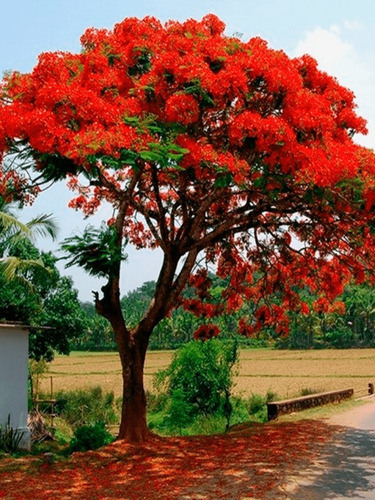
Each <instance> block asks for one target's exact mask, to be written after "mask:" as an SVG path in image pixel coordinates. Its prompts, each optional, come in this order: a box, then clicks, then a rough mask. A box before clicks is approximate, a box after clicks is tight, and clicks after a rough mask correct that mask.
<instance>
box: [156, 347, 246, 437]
mask: <svg viewBox="0 0 375 500" xmlns="http://www.w3.org/2000/svg"><path fill="white" fill-rule="evenodd" d="M237 360H238V352H237V344H236V343H235V342H233V341H229V342H222V341H220V340H218V339H211V340H207V341H205V342H200V341H198V342H197V341H192V342H189V343H188V344H186V345H185V346H183V347H181V348H180V349H178V350H177V351H176V352H175V354H174V357H173V360H172V363H171V364H170V366H169V367H168V368H167V369H166V370H162V371H159V372H158V374H157V377H156V385H157V387H159V389H160V388H161V387H163V386H164V388H165V389H166V393H167V396H168V399H169V403H168V404H169V406H168V408H167V416H166V418H167V421H168V423H169V426H170V427H171V428H174V427H176V428H181V426H185V425H187V424H188V422H189V421H190V420H191V419H193V418H195V417H197V416H199V415H214V414H220V415H222V416H224V417H225V418H226V419H227V422H229V419H230V415H231V411H232V407H231V403H230V392H231V389H232V377H233V373H232V368H233V366H234V365H235V363H236V362H237Z"/></svg>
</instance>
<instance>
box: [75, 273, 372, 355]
mask: <svg viewBox="0 0 375 500" xmlns="http://www.w3.org/2000/svg"><path fill="white" fill-rule="evenodd" d="M212 278H213V280H214V286H213V292H212V293H213V294H215V293H216V294H218V295H220V291H221V286H220V280H219V279H218V278H216V277H215V276H213V277H212ZM215 282H216V283H215ZM155 285H156V284H155V282H154V281H147V282H145V283H144V284H143V285H142V286H141V287H139V288H137V289H135V290H133V291H130V292H128V293H127V294H126V295H124V296H123V297H122V299H121V305H122V308H123V311H124V314H125V317H126V319H127V321H128V322H129V324H136V323H137V322H138V321H139V319H140V318H141V317H142V315H143V314H144V312H145V311H146V309H147V307H148V306H149V303H150V301H151V298H152V296H153V291H154V288H155ZM299 293H300V294H301V295H303V299H304V301H305V302H306V303H307V304H308V305H309V306H310V307H309V310H308V312H307V311H306V312H304V313H303V312H298V313H296V312H290V313H289V318H290V333H289V335H288V336H286V337H280V336H279V334H278V333H277V332H276V331H275V329H274V328H273V327H270V328H268V329H267V328H265V329H264V330H263V331H262V333H261V334H258V335H256V336H254V337H243V336H240V337H239V340H240V344H242V345H244V346H253V347H258V346H266V345H274V346H276V347H278V348H286V349H311V348H329V347H332V348H352V347H353V348H360V347H375V289H374V288H372V287H370V286H369V285H350V286H348V287H346V289H345V291H344V293H343V295H342V296H341V297H340V301H339V302H338V303H337V306H336V307H333V308H331V309H330V311H328V312H324V311H323V310H319V308H318V307H316V306H315V307H314V304H315V303H316V297H315V296H314V295H312V294H308V293H307V292H306V291H304V290H301V291H300V292H299ZM273 300H274V301H275V303H277V302H278V297H277V296H275V297H274V299H273ZM81 305H82V310H83V311H84V312H85V314H86V318H87V324H88V327H87V328H86V329H85V330H84V331H82V332H81V334H80V335H78V336H76V337H75V338H74V339H72V341H71V347H72V349H74V350H92V351H101V350H112V349H113V350H114V349H115V348H116V346H115V341H114V336H113V331H112V329H111V327H110V325H109V323H108V322H107V321H106V320H105V319H103V318H101V317H100V316H99V315H97V314H96V312H95V308H94V305H93V304H91V303H87V302H86V303H83V304H81ZM254 309H255V305H254V304H252V303H251V302H250V301H249V302H247V303H244V304H243V306H242V307H241V309H240V310H239V311H236V312H233V313H232V314H222V315H221V316H219V317H218V318H215V319H212V318H210V319H209V322H210V323H212V322H213V323H217V324H218V326H219V327H220V330H221V334H220V337H221V338H224V339H231V338H233V337H234V336H237V335H238V322H239V320H240V319H241V318H242V317H247V318H248V317H251V316H252V314H253V311H254ZM207 321H208V320H207V319H205V318H202V317H197V316H195V315H194V314H193V313H192V312H190V311H186V310H184V309H183V308H182V307H180V308H178V309H176V310H174V311H173V312H172V313H171V315H170V317H169V318H165V319H164V320H163V321H162V322H161V323H160V324H159V325H158V327H157V328H156V331H155V334H154V335H153V337H152V338H151V342H150V349H155V350H157V349H176V348H178V347H179V346H181V345H183V344H185V343H186V342H188V341H189V340H191V339H192V338H193V334H194V332H196V331H197V329H198V328H199V326H200V325H202V324H205V323H206V322H207Z"/></svg>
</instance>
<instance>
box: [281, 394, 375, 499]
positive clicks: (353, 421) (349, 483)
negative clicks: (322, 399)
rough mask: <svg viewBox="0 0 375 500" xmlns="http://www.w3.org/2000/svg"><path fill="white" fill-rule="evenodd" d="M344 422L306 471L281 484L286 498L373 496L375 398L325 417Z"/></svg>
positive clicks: (370, 497) (374, 479)
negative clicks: (284, 484)
mask: <svg viewBox="0 0 375 500" xmlns="http://www.w3.org/2000/svg"><path fill="white" fill-rule="evenodd" d="M327 422H328V423H329V424H332V425H340V426H345V429H344V431H343V432H342V433H339V434H338V435H337V438H336V441H335V442H334V443H333V444H332V445H331V446H329V447H327V449H326V451H325V453H324V454H323V455H322V456H321V457H319V460H318V461H316V462H315V463H313V464H312V465H311V467H309V468H308V469H307V470H306V471H301V473H300V474H299V475H298V476H296V477H294V478H292V479H291V481H290V483H288V484H287V485H286V487H285V493H286V494H287V498H288V499H290V500H344V499H350V500H362V499H371V500H375V398H371V399H369V401H368V402H367V404H366V405H364V406H360V407H357V408H355V409H353V410H350V411H348V412H346V413H343V414H341V415H337V416H335V417H333V418H330V419H328V420H327Z"/></svg>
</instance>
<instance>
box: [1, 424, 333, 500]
mask: <svg viewBox="0 0 375 500" xmlns="http://www.w3.org/2000/svg"><path fill="white" fill-rule="evenodd" d="M335 431H336V428H335V427H333V426H328V425H327V424H325V423H323V422H322V421H318V420H314V421H300V422H293V423H279V424H275V423H273V424H266V425H244V426H239V427H237V428H235V429H234V430H232V431H231V432H229V433H227V434H223V435H217V436H194V437H181V438H159V437H155V438H153V439H152V440H150V441H149V442H147V443H146V444H144V445H142V446H135V445H129V444H124V443H123V442H121V441H118V442H115V443H113V444H111V445H110V446H107V447H105V448H102V449H100V450H98V451H95V452H94V451H91V452H86V453H75V454H74V455H73V456H72V457H71V458H69V459H63V460H61V459H59V460H56V461H55V462H53V463H52V464H48V463H45V460H44V457H43V456H40V457H23V458H19V459H14V458H4V459H0V498H1V499H7V500H16V499H17V500H21V499H22V500H25V499H26V500H27V499H36V498H37V499H38V500H39V499H51V498H54V499H59V500H60V499H66V500H68V499H69V500H70V499H90V500H93V499H103V500H104V499H129V500H140V499H142V500H153V499H157V500H159V499H160V500H161V499H164V500H169V499H170V500H172V499H173V500H174V499H181V500H183V499H186V500H187V499H231V500H236V499H242V500H245V499H254V498H257V499H276V498H277V499H282V498H284V495H283V492H282V486H283V484H285V483H286V482H287V479H288V476H289V475H291V474H296V472H297V471H298V470H303V469H304V468H305V467H306V466H307V465H309V464H310V463H311V461H312V460H313V459H314V458H316V457H317V456H318V455H319V454H320V452H321V451H322V449H323V448H324V446H326V444H327V443H329V442H330V441H331V438H332V437H333V435H334V433H335Z"/></svg>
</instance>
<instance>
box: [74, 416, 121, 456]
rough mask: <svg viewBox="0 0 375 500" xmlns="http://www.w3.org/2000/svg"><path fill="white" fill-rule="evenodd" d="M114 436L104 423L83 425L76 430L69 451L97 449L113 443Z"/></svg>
mask: <svg viewBox="0 0 375 500" xmlns="http://www.w3.org/2000/svg"><path fill="white" fill-rule="evenodd" d="M113 440H114V437H113V436H112V434H110V433H109V432H108V431H107V430H106V429H105V426H104V424H103V423H96V424H94V425H83V426H82V427H78V428H77V429H76V430H75V431H74V436H73V439H72V441H71V442H70V446H69V451H70V452H71V453H73V452H74V451H87V450H97V449H98V448H101V447H102V446H105V445H107V444H110V443H112V441H113Z"/></svg>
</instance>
